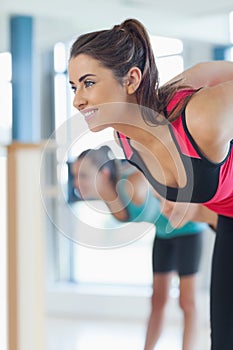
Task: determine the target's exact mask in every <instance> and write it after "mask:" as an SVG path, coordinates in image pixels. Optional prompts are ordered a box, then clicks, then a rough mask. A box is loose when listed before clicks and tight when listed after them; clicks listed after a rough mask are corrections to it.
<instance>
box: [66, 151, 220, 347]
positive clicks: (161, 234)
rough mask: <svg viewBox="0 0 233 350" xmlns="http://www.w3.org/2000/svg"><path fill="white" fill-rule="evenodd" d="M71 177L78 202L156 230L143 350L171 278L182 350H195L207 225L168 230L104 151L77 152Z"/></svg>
mask: <svg viewBox="0 0 233 350" xmlns="http://www.w3.org/2000/svg"><path fill="white" fill-rule="evenodd" d="M122 169H123V171H122ZM71 172H72V175H73V184H74V187H75V189H76V191H77V192H78V195H79V197H80V198H81V199H83V200H90V199H95V200H96V199H98V200H102V201H104V202H105V203H106V205H107V206H108V207H109V209H110V211H111V213H112V215H113V216H114V217H115V218H116V219H117V220H119V221H122V222H143V221H145V222H150V223H153V224H154V225H155V227H156V236H155V239H154V241H153V248H152V267H153V294H152V298H151V313H150V317H149V320H148V327H147V332H146V340H145V347H144V349H145V350H152V349H154V346H155V345H156V343H157V342H158V340H159V337H160V334H161V332H162V329H163V326H164V324H163V323H164V315H165V307H166V305H167V302H168V300H169V290H170V284H171V279H172V277H173V275H174V273H177V274H178V276H179V280H180V299H179V304H180V307H181V309H182V312H183V315H184V329H183V347H182V349H183V350H192V349H193V350H194V349H196V348H197V345H196V341H197V339H198V310H197V301H196V299H197V293H196V287H197V274H198V271H199V264H200V258H201V251H202V232H203V231H204V230H205V229H206V227H207V225H206V224H203V223H199V222H190V221H189V222H186V223H185V224H184V225H183V226H181V227H178V228H174V227H172V225H171V224H170V223H169V220H168V219H167V218H166V216H164V215H163V214H162V213H161V205H160V200H159V199H158V198H157V197H155V196H154V192H153V190H152V189H151V186H150V185H149V184H148V181H147V180H146V179H145V177H144V176H143V175H142V173H141V172H140V171H138V170H137V169H136V168H135V167H133V166H131V165H128V166H125V165H122V163H121V162H120V161H119V160H116V159H113V157H112V154H111V149H110V148H109V147H108V146H102V147H100V148H99V149H89V150H86V151H84V152H82V153H81V154H80V155H79V157H78V158H77V159H76V160H75V161H74V162H73V163H72V164H71ZM170 205H171V204H170ZM183 209H184V208H182V210H183ZM176 210H177V209H176ZM183 216H184V218H183V220H182V223H184V222H185V221H186V219H185V215H184V210H183ZM215 216H216V215H215ZM212 223H213V222H212Z"/></svg>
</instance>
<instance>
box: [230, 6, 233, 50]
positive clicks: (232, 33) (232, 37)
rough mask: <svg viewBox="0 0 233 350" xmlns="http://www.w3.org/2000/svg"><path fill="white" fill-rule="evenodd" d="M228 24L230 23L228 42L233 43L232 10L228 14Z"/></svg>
mask: <svg viewBox="0 0 233 350" xmlns="http://www.w3.org/2000/svg"><path fill="white" fill-rule="evenodd" d="M229 24H230V42H231V43H233V11H232V12H230V15H229ZM231 57H232V55H231Z"/></svg>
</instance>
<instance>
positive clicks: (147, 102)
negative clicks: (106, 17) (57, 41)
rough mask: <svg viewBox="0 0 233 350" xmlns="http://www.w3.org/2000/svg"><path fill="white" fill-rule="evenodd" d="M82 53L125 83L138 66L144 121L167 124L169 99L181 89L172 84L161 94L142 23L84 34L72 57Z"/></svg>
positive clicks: (75, 44) (129, 23)
mask: <svg viewBox="0 0 233 350" xmlns="http://www.w3.org/2000/svg"><path fill="white" fill-rule="evenodd" d="M81 53H83V54H87V55H89V56H91V57H93V58H95V59H97V60H98V61H99V62H100V63H101V64H102V65H103V66H104V67H106V68H108V69H111V70H112V72H113V74H114V76H115V77H116V79H117V80H118V81H119V82H120V83H122V84H123V82H124V77H125V76H126V74H127V73H128V71H129V70H130V68H132V67H138V68H139V69H140V70H141V72H142V80H141V83H140V86H139V88H138V89H137V91H136V97H137V103H138V104H139V105H140V106H141V111H142V116H143V119H144V120H145V122H147V123H149V124H152V125H159V124H163V123H164V120H165V119H164V118H161V115H164V113H165V110H166V106H167V104H168V103H169V100H171V98H172V95H173V94H174V93H175V92H176V91H177V90H178V89H179V88H180V87H179V86H178V85H177V84H172V85H170V86H169V85H167V86H166V88H165V89H164V88H161V91H160V89H159V74H158V69H157V66H156V64H155V58H154V53H153V50H152V47H151V43H150V38H149V35H148V33H147V31H146V29H145V27H144V26H143V25H142V23H140V22H139V21H138V20H136V19H127V20H125V21H123V22H122V23H121V24H119V25H115V26H114V27H113V28H112V29H109V30H101V31H97V32H92V33H87V34H83V35H81V36H80V37H78V39H77V40H76V41H75V42H74V43H73V45H72V47H71V51H70V58H73V57H76V56H78V55H79V54H81ZM145 107H147V108H145ZM165 122H166V120H165Z"/></svg>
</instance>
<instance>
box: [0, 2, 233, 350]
mask: <svg viewBox="0 0 233 350" xmlns="http://www.w3.org/2000/svg"><path fill="white" fill-rule="evenodd" d="M231 11H233V5H232V1H231V0H223V1H221V2H219V1H217V0H214V1H211V2H209V1H207V0H205V1H203V0H196V1H195V3H193V4H189V3H187V2H184V1H183V0H177V1H176V2H172V1H171V0H164V1H161V2H157V1H152V0H109V1H108V2H106V1H102V0H97V1H94V0H88V1H85V2H81V1H78V0H76V1H73V0H67V1H64V0H57V1H56V2H55V1H53V0H52V1H50V2H48V1H45V0H41V1H37V0H31V1H30V2H29V1H27V0H18V1H15V0H9V1H7V2H6V1H5V2H1V3H0V193H1V196H0V208H1V209H0V227H1V230H0V286H1V287H0V288H1V289H0V339H1V349H3V350H31V349H34V350H42V349H43V350H67V349H70V350H71V349H72V350H80V349H82V350H89V349H94V348H95V347H96V348H97V347H99V348H100V347H101V349H103V350H104V349H111V350H114V349H121V350H129V349H130V350H131V349H132V350H137V349H142V348H143V342H144V338H145V330H146V322H147V318H148V315H149V310H150V297H151V292H152V289H151V283H152V267H151V249H152V241H153V237H154V228H153V227H152V226H150V225H149V224H148V225H147V224H142V225H140V224H138V226H137V227H136V228H135V227H133V230H135V229H136V230H137V232H138V233H139V234H138V236H140V232H142V231H143V232H145V234H144V235H143V237H141V238H140V239H137V240H135V241H134V242H132V243H131V244H129V245H123V247H113V246H114V244H112V248H111V249H100V247H97V248H93V247H91V246H90V244H88V243H87V244H85V243H86V242H85V240H84V241H82V240H81V242H79V243H77V242H76V239H75V237H74V236H72V234H66V233H67V232H71V233H72V232H73V229H74V228H73V227H71V226H70V225H71V224H72V225H73V224H74V223H73V222H72V223H71V222H70V219H69V215H66V214H67V195H68V183H67V180H68V170H67V162H69V161H70V160H72V159H74V158H75V157H76V156H77V153H79V152H80V150H81V148H83V149H84V148H85V147H86V145H89V146H90V142H92V144H93V142H94V143H95V144H96V145H100V143H101V142H103V138H102V137H103V135H104V138H105V140H109V139H111V131H107V132H105V133H104V134H103V135H99V136H95V137H96V139H95V138H94V139H93V137H94V136H93V135H92V134H89V133H88V132H86V131H85V133H86V134H85V135H86V136H85V142H84V143H83V144H82V146H79V148H78V149H77V146H75V145H74V144H73V143H74V135H73V134H74V130H73V129H72V128H73V124H72V123H71V122H70V121H71V120H72V117H73V116H74V115H75V113H76V112H75V111H74V109H73V107H72V95H71V91H70V88H69V86H68V79H67V60H68V56H69V48H70V45H71V43H72V41H73V40H74V39H76V37H77V36H78V35H80V34H82V33H84V32H87V31H92V30H98V29H104V28H109V27H111V26H113V25H114V24H116V23H120V22H121V21H122V20H124V19H126V18H137V19H139V20H140V21H142V22H143V24H144V25H145V26H146V28H147V29H148V31H149V33H150V35H151V41H152V44H153V47H154V53H155V57H156V61H157V64H158V68H159V71H160V81H161V84H162V83H164V82H166V81H167V80H169V78H171V77H173V76H175V75H176V74H178V73H180V72H181V71H182V70H183V69H184V68H188V67H189V66H191V65H193V64H195V63H197V62H200V61H207V60H219V59H220V60H233V12H231ZM78 123H79V122H78ZM76 128H77V129H75V130H80V129H79V128H81V129H82V128H83V125H81V121H80V125H79V124H77V125H76ZM54 132H55V133H54ZM48 140H49V142H48ZM80 147H81V148H80ZM87 148H88V147H87ZM64 150H65V151H64ZM117 152H118V151H117V150H116V153H117ZM71 206H72V211H73V210H74V213H75V214H74V216H75V215H77V213H79V214H80V213H81V214H80V215H81V216H82V220H83V221H84V222H88V220H91V221H93V220H94V222H95V225H99V226H98V227H99V228H100V234H101V235H104V234H105V233H103V232H105V231H106V230H105V227H106V219H105V218H101V219H100V218H98V217H93V211H92V210H91V206H90V207H84V206H83V203H75V204H70V203H69V205H68V210H69V211H71ZM90 218H91V219H90ZM107 220H109V217H108V218H107ZM75 224H76V222H75ZM113 225H114V222H113ZM87 226H88V225H84V226H83V225H82V222H80V221H79V222H78V223H77V225H76V227H75V231H78V232H80V234H83V237H85V236H86V237H87V236H88V234H93V228H92V229H91V232H90V233H88V232H87V231H85V230H88V228H87ZM64 228H65V229H64ZM69 230H70V231H69ZM103 239H109V237H108V238H106V237H104V238H103ZM213 242H214V234H213V232H212V231H211V230H209V229H208V230H206V232H205V234H204V248H203V254H202V261H201V271H200V276H199V286H198V293H199V294H198V295H199V302H200V310H202V311H201V313H200V322H202V323H201V324H202V332H201V334H200V348H199V349H200V350H204V349H207V348H208V346H209V304H208V301H209V280H210V264H211V254H212V248H213ZM80 243H81V244H80ZM82 243H83V244H82ZM109 246H111V242H110V244H109ZM178 287H179V279H178V278H177V277H175V278H174V280H173V282H172V286H171V292H170V302H169V305H168V311H167V321H166V324H167V327H166V329H165V331H164V333H163V335H162V337H161V339H160V341H159V344H158V347H157V348H158V349H160V350H163V349H171V348H172V349H173V350H178V349H181V337H182V334H181V324H182V318H181V313H180V310H179V307H178V296H179V289H178ZM171 344H172V345H171Z"/></svg>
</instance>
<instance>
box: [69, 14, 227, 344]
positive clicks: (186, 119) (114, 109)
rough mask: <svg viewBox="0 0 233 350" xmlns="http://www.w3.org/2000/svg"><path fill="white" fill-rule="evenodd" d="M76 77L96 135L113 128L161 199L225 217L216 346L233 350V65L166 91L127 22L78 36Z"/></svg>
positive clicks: (137, 27)
mask: <svg viewBox="0 0 233 350" xmlns="http://www.w3.org/2000/svg"><path fill="white" fill-rule="evenodd" d="M109 43H111V45H109ZM68 74H69V81H70V84H71V88H72V90H73V91H74V101H73V104H74V107H76V108H77V109H78V111H79V112H80V113H81V114H82V116H83V118H84V119H85V121H86V123H87V125H88V127H89V129H90V130H92V131H93V132H98V131H100V130H103V129H105V128H108V127H111V128H113V129H114V130H115V134H116V140H117V142H119V143H120V145H121V147H122V148H123V150H124V152H125V157H126V159H127V160H128V161H129V162H131V163H133V164H135V165H136V166H137V167H138V168H139V169H140V170H141V171H142V172H143V174H144V175H145V176H146V178H147V180H148V181H149V182H150V183H151V185H152V187H153V188H154V189H155V191H156V192H158V193H159V195H160V196H162V197H164V198H165V199H166V200H169V201H172V202H187V203H201V204H202V205H203V206H205V207H207V208H209V209H210V210H212V211H214V212H215V213H217V214H218V224H217V229H216V233H217V234H216V240H215V246H214V252H213V260H212V272H211V298H210V316H211V349H212V350H219V349H221V350H232V349H233V303H232V295H233V270H232V266H233V254H232V248H233V234H232V232H233V182H232V178H233V147H232V145H233V140H232V138H233V118H232V113H233V98H232V96H233V62H225V61H217V62H203V63H199V64H197V65H195V66H193V67H191V68H190V69H188V70H186V71H184V72H183V73H182V74H181V75H180V76H178V77H176V78H174V79H173V80H172V81H169V82H167V83H166V84H164V85H163V86H160V85H159V72H158V69H157V66H156V63H155V58H154V52H153V50H152V47H151V44H150V39H149V35H148V33H147V30H146V28H145V27H144V26H143V24H142V23H141V22H140V21H138V20H137V19H126V20H124V21H123V22H122V23H120V24H118V25H115V26H113V27H112V28H110V29H105V30H100V31H95V32H91V33H86V34H83V35H81V36H79V37H78V38H77V39H76V40H75V41H74V43H73V45H72V47H71V51H70V58H69V65H68ZM200 221H201V220H200Z"/></svg>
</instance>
